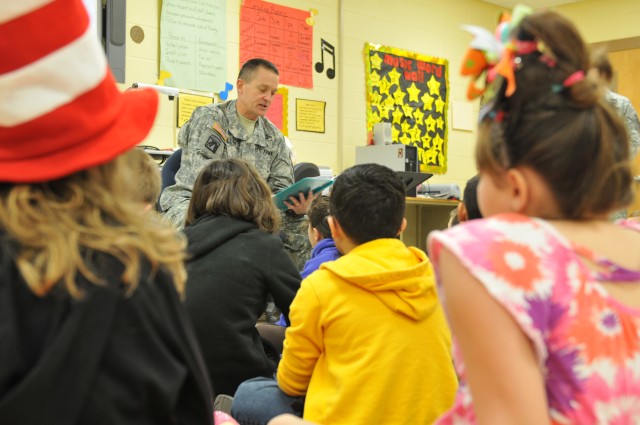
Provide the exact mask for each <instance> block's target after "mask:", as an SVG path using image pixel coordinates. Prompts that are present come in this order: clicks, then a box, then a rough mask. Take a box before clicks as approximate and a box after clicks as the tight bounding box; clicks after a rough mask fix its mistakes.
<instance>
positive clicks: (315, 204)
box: [307, 195, 331, 238]
mask: <svg viewBox="0 0 640 425" xmlns="http://www.w3.org/2000/svg"><path fill="white" fill-rule="evenodd" d="M329 215H330V214H329V197H328V196H324V195H320V196H317V197H316V198H315V199H314V200H313V201H311V205H309V209H308V210H307V217H309V225H310V226H311V227H312V228H314V229H316V230H318V232H319V233H320V234H321V235H322V237H323V238H330V237H331V229H330V228H329V222H328V220H327V219H328V218H329Z"/></svg>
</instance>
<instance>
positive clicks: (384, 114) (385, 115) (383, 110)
mask: <svg viewBox="0 0 640 425" xmlns="http://www.w3.org/2000/svg"><path fill="white" fill-rule="evenodd" d="M379 107H380V118H382V119H383V120H384V121H387V120H389V112H393V110H394V109H395V108H394V107H393V106H388V105H385V104H382V105H380V106H379Z"/></svg>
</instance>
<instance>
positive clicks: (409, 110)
mask: <svg viewBox="0 0 640 425" xmlns="http://www.w3.org/2000/svg"><path fill="white" fill-rule="evenodd" d="M402 112H404V116H405V117H407V118H413V107H412V106H411V105H407V104H406V103H405V104H404V105H402Z"/></svg>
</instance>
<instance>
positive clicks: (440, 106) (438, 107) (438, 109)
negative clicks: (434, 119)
mask: <svg viewBox="0 0 640 425" xmlns="http://www.w3.org/2000/svg"><path fill="white" fill-rule="evenodd" d="M436 112H440V113H441V114H444V102H443V101H442V99H440V98H437V99H436Z"/></svg>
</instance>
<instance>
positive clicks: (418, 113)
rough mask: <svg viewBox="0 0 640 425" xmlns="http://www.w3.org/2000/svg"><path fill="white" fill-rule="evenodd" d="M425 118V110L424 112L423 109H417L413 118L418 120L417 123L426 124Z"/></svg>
mask: <svg viewBox="0 0 640 425" xmlns="http://www.w3.org/2000/svg"><path fill="white" fill-rule="evenodd" d="M423 118H424V112H422V110H421V109H416V110H415V111H414V113H413V119H414V120H416V124H418V125H422V124H424V121H422V119H423Z"/></svg>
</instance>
